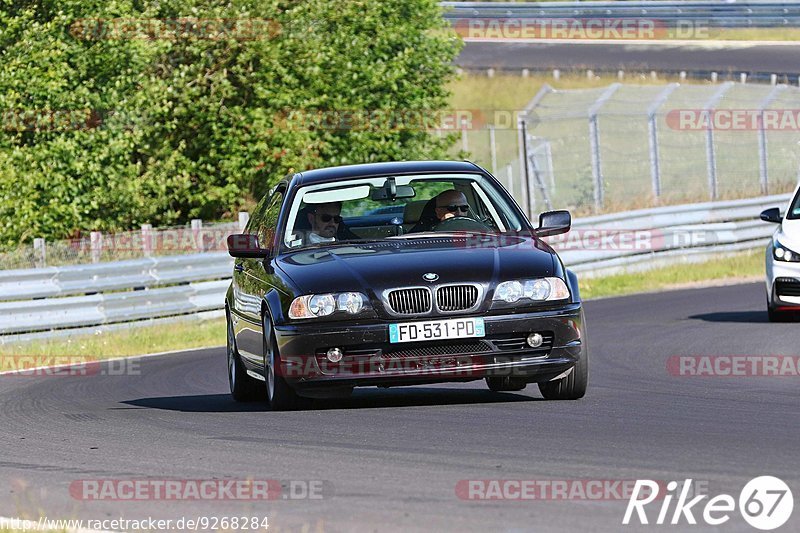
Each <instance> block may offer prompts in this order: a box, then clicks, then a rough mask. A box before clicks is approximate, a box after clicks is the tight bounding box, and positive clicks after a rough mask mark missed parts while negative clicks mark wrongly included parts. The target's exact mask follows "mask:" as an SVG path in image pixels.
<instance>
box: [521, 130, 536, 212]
mask: <svg viewBox="0 0 800 533" xmlns="http://www.w3.org/2000/svg"><path fill="white" fill-rule="evenodd" d="M520 134H521V135H522V153H523V154H524V157H523V158H522V164H523V167H522V168H521V169H520V176H522V180H523V183H522V190H524V191H525V214H526V215H527V216H528V218H530V217H531V216H533V203H534V202H533V198H531V176H530V169H529V167H528V164H529V160H528V126H527V125H526V124H525V120H524V119H523V120H520Z"/></svg>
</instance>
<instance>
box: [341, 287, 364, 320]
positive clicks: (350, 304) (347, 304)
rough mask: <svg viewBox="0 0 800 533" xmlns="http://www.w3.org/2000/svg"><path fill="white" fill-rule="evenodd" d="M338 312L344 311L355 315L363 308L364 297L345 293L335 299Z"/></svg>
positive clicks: (353, 293) (358, 294) (354, 293)
mask: <svg viewBox="0 0 800 533" xmlns="http://www.w3.org/2000/svg"><path fill="white" fill-rule="evenodd" d="M337 302H338V304H339V311H346V312H348V313H350V314H351V315H355V314H356V313H358V312H359V311H361V309H363V308H364V297H363V296H361V294H360V293H357V292H345V293H342V294H340V295H339V297H338V298H337Z"/></svg>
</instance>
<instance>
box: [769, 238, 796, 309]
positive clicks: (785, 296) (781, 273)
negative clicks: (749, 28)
mask: <svg viewBox="0 0 800 533" xmlns="http://www.w3.org/2000/svg"><path fill="white" fill-rule="evenodd" d="M766 266H767V279H766V282H767V298H768V299H769V305H770V307H772V308H773V309H779V308H795V307H797V308H798V309H800V263H793V262H789V261H778V260H776V259H775V258H773V257H772V246H771V245H770V246H768V247H767V258H766Z"/></svg>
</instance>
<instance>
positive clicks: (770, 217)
mask: <svg viewBox="0 0 800 533" xmlns="http://www.w3.org/2000/svg"><path fill="white" fill-rule="evenodd" d="M761 220H763V221H764V222H773V223H775V224H780V223H781V220H783V219H782V218H781V210H780V209H779V208H777V207H770V208H769V209H765V210H764V211H762V212H761Z"/></svg>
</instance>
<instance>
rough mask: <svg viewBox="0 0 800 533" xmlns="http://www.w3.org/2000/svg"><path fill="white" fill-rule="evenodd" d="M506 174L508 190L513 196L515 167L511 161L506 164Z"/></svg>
mask: <svg viewBox="0 0 800 533" xmlns="http://www.w3.org/2000/svg"><path fill="white" fill-rule="evenodd" d="M506 176H507V177H508V192H510V193H511V196H514V168H513V167H512V166H511V163H509V164H508V165H506Z"/></svg>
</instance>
